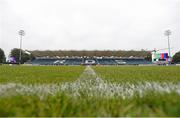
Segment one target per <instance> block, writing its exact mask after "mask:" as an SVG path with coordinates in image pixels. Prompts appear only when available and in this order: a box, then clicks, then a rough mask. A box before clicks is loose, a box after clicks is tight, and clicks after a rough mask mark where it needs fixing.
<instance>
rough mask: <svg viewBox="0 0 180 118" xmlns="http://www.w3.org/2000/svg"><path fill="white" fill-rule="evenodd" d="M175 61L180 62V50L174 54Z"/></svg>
mask: <svg viewBox="0 0 180 118" xmlns="http://www.w3.org/2000/svg"><path fill="white" fill-rule="evenodd" d="M172 61H173V62H174V63H178V62H180V51H179V52H177V53H176V54H175V55H174V56H173V60H172Z"/></svg>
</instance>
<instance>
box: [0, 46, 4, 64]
mask: <svg viewBox="0 0 180 118" xmlns="http://www.w3.org/2000/svg"><path fill="white" fill-rule="evenodd" d="M4 61H5V54H4V51H3V50H2V49H1V48H0V63H3V62H4Z"/></svg>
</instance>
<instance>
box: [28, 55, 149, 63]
mask: <svg viewBox="0 0 180 118" xmlns="http://www.w3.org/2000/svg"><path fill="white" fill-rule="evenodd" d="M26 64H32V65H141V64H144V65H145V64H152V63H151V62H149V61H146V60H145V59H144V58H112V57H111V58H110V57H105V58H102V57H101V58H99V57H93V58H82V57H76V58H67V57H66V58H61V59H59V58H37V59H35V60H33V61H31V62H26Z"/></svg>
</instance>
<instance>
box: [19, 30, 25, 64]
mask: <svg viewBox="0 0 180 118" xmlns="http://www.w3.org/2000/svg"><path fill="white" fill-rule="evenodd" d="M18 33H19V35H20V51H19V64H21V60H22V52H21V48H22V36H24V35H25V31H24V30H19V32H18Z"/></svg>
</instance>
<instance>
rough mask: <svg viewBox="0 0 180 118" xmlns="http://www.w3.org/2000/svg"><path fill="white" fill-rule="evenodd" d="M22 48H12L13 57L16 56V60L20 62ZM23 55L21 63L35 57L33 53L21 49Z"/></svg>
mask: <svg viewBox="0 0 180 118" xmlns="http://www.w3.org/2000/svg"><path fill="white" fill-rule="evenodd" d="M19 52H20V49H17V48H14V49H12V50H11V54H10V55H11V57H14V58H15V59H16V62H17V63H19V61H20V60H19V56H20V54H19ZM21 52H22V57H21V63H24V62H27V61H28V60H33V59H35V57H34V56H33V55H32V54H28V53H26V52H25V51H24V50H21Z"/></svg>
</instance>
